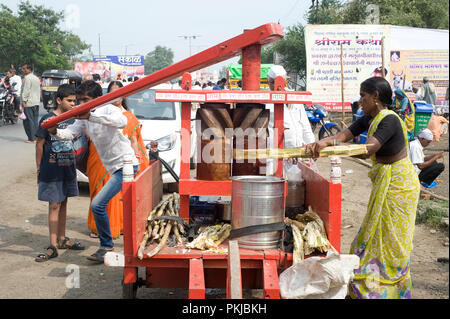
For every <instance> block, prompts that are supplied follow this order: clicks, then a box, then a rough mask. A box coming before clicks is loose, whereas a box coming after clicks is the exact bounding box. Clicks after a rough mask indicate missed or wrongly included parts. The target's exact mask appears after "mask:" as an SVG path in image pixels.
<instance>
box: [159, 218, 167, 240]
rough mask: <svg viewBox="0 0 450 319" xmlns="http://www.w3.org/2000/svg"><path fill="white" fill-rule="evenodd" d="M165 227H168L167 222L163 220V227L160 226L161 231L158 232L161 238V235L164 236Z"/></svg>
mask: <svg viewBox="0 0 450 319" xmlns="http://www.w3.org/2000/svg"><path fill="white" fill-rule="evenodd" d="M165 228H166V222H165V221H163V222H162V223H161V228H160V230H159V233H158V238H159V237H162V236H163V235H164V230H165Z"/></svg>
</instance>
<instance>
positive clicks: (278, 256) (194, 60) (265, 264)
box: [42, 23, 341, 298]
mask: <svg viewBox="0 0 450 319" xmlns="http://www.w3.org/2000/svg"><path fill="white" fill-rule="evenodd" d="M282 37H283V32H282V28H281V26H280V25H278V24H275V23H270V24H266V25H263V26H260V27H258V28H255V29H252V30H245V31H244V33H243V34H241V35H239V36H237V37H235V38H233V39H230V40H228V41H225V42H222V43H220V44H218V45H216V46H214V47H212V48H210V49H207V50H205V51H203V52H200V53H198V54H196V55H194V56H192V57H190V58H188V59H185V60H183V61H181V62H178V63H176V64H173V65H171V66H169V67H167V68H165V69H162V70H160V71H157V72H155V73H153V74H151V75H149V76H147V77H145V78H143V79H141V80H139V81H136V82H134V83H132V84H130V85H127V86H125V87H123V88H120V89H118V90H116V91H114V92H111V93H109V94H106V95H104V96H102V97H100V98H97V99H95V100H93V101H90V102H88V103H86V104H83V105H80V106H78V107H76V108H74V109H72V110H71V111H69V112H66V113H63V114H61V115H59V116H57V117H54V118H52V119H50V120H49V121H48V122H46V123H44V124H43V125H42V127H43V128H49V127H51V126H54V125H56V124H57V123H60V122H62V121H65V120H67V119H69V118H73V117H75V116H77V115H80V114H83V113H86V112H88V111H89V110H92V109H94V108H96V107H99V106H102V105H105V104H107V103H110V102H112V101H114V100H116V99H118V98H120V97H127V96H130V95H133V94H135V93H138V92H140V91H142V90H144V89H147V88H149V87H151V86H154V85H156V84H159V83H163V82H165V81H168V80H170V79H173V78H175V77H178V76H180V75H182V74H183V73H184V72H192V71H195V70H198V69H201V68H204V67H207V66H209V65H212V64H215V63H218V62H221V61H224V60H227V59H230V58H232V57H234V56H238V55H241V54H242V64H243V76H242V89H243V91H242V92H236V91H229V92H227V91H220V93H219V92H218V91H209V92H208V91H202V92H196V91H190V87H191V83H192V81H191V80H190V76H189V75H188V74H185V75H184V76H183V86H182V87H183V89H184V90H181V91H157V92H156V95H157V99H159V100H170V101H181V102H182V121H181V126H182V131H183V132H184V134H182V149H181V158H182V164H181V173H180V184H179V193H180V216H181V217H182V218H184V219H185V220H186V221H188V219H189V196H190V195H222V196H231V181H219V182H217V181H214V182H213V181H199V180H195V179H192V178H191V177H190V175H189V172H190V170H189V166H190V164H189V154H190V152H189V150H190V137H189V135H190V127H191V126H190V110H191V102H202V101H205V102H218V103H226V102H233V103H236V102H246V103H274V117H275V123H274V124H275V125H274V126H275V128H277V129H278V130H277V133H276V137H277V138H275V141H274V144H275V145H274V146H275V147H277V148H283V144H284V143H283V105H284V103H288V102H289V103H302V104H305V103H306V104H307V103H311V99H310V94H309V93H308V92H290V91H289V92H284V91H283V89H284V80H283V79H282V78H281V77H280V78H277V79H276V80H275V90H276V91H274V92H269V91H259V88H260V61H261V46H262V45H265V44H269V43H271V42H274V41H277V40H280V39H281V38H282ZM308 96H309V98H308ZM186 132H187V133H186ZM278 164H279V165H277V174H276V175H277V176H281V174H282V163H281V161H279V162H278ZM300 168H301V170H302V173H303V174H302V176H303V177H304V179H305V181H306V196H305V203H306V205H308V206H311V207H312V208H313V209H314V211H315V212H316V213H317V214H319V216H320V217H321V218H322V220H323V222H324V224H325V228H326V231H327V234H328V237H329V240H330V242H331V244H332V245H333V246H334V247H335V248H336V249H337V250H338V251H339V249H340V220H341V185H340V184H332V183H331V182H329V181H328V180H327V179H326V178H325V177H323V176H322V175H320V174H318V173H316V172H314V171H313V170H311V169H310V168H308V167H306V166H305V165H302V164H300ZM161 197H162V181H161V164H160V163H159V162H153V163H151V165H150V166H149V167H148V168H147V169H146V170H145V171H144V172H143V173H142V174H141V175H140V176H139V177H138V178H136V179H134V180H133V181H131V182H124V184H123V206H124V207H123V208H124V209H123V214H124V216H123V217H124V218H123V220H124V231H123V232H124V234H123V235H124V237H123V238H124V257H125V258H124V278H123V295H124V297H126V298H130V297H134V296H136V291H137V288H138V286H139V285H141V284H142V285H145V286H146V287H159V288H164V287H166V288H173V287H179V288H188V289H189V298H204V297H205V288H227V297H229V298H231V297H233V298H239V297H241V296H242V290H241V289H242V288H253V289H258V288H259V289H263V290H264V298H279V297H280V292H279V285H278V274H279V273H280V272H281V271H283V270H284V269H285V268H287V267H289V266H290V265H291V264H292V254H288V253H285V252H284V251H282V250H278V249H275V250H261V251H254V250H247V249H239V250H238V253H237V254H235V253H234V252H235V250H233V253H212V252H205V251H199V250H190V251H189V250H183V248H182V247H178V248H170V247H165V248H163V250H162V251H160V253H159V254H157V255H156V256H153V257H152V258H145V257H144V259H143V260H140V259H139V258H138V257H137V251H138V247H139V244H140V243H141V241H142V239H143V237H144V233H145V228H146V226H147V218H148V216H149V214H150V211H151V210H152V208H153V207H155V206H156V205H157V203H159V201H160V200H161ZM235 243H236V242H235V241H231V242H230V245H234V244H235ZM221 248H223V249H226V248H228V242H225V243H224V244H223V245H222V246H221ZM147 249H151V247H150V248H147ZM144 256H145V252H144ZM138 267H144V268H145V269H146V274H145V278H138ZM239 270H240V271H239ZM231 274H234V275H233V276H231ZM236 274H238V275H241V276H238V277H236V276H235V275H236ZM236 278H239V280H238V281H237V282H236ZM236 287H237V288H238V293H236V290H235V289H234V288H236ZM232 288H233V289H232Z"/></svg>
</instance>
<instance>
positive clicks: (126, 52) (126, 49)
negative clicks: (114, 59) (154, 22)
mask: <svg viewBox="0 0 450 319" xmlns="http://www.w3.org/2000/svg"><path fill="white" fill-rule="evenodd" d="M132 45H134V43H132V44H126V45H125V56H126V55H127V54H128V47H130V46H132Z"/></svg>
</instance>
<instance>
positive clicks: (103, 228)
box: [48, 81, 139, 263]
mask: <svg viewBox="0 0 450 319" xmlns="http://www.w3.org/2000/svg"><path fill="white" fill-rule="evenodd" d="M76 92H77V98H78V100H79V101H80V103H83V104H84V103H87V102H89V101H91V100H93V99H95V98H97V97H99V96H101V95H102V88H101V86H100V85H99V84H98V83H95V82H94V81H86V82H83V83H82V84H81V85H80V86H79V87H78V88H77V91H76ZM126 125H127V118H126V116H125V115H123V114H122V111H121V110H120V109H119V108H118V107H116V106H114V105H112V104H107V105H105V106H102V107H99V108H98V109H96V110H95V111H91V112H88V113H86V114H83V115H81V116H78V117H77V120H76V121H75V123H74V124H72V125H69V126H68V127H67V128H66V129H63V130H61V129H57V128H56V127H52V128H49V129H48V131H49V132H50V134H52V135H53V136H54V137H55V138H56V139H58V140H73V139H74V138H75V137H76V136H78V135H79V134H80V133H81V132H84V131H85V132H87V134H88V135H89V137H90V138H91V140H92V142H93V143H94V146H95V148H96V149H97V152H98V155H99V157H100V160H101V161H102V164H103V166H104V167H105V169H106V170H107V171H108V173H109V174H110V175H111V178H110V179H109V180H108V182H107V183H106V184H105V185H104V186H103V188H102V189H101V190H100V191H99V192H98V193H97V195H96V196H95V197H94V198H93V199H92V201H91V210H92V212H93V214H94V219H95V224H96V227H97V230H98V234H99V236H98V237H99V239H100V248H99V249H98V250H97V252H95V253H94V254H93V255H91V256H89V257H88V259H89V260H91V261H95V262H97V263H103V261H104V256H105V254H106V252H108V251H112V250H113V247H114V243H113V240H112V237H111V229H110V225H109V217H108V213H107V211H106V206H107V205H108V203H109V202H110V200H111V199H112V198H113V197H114V196H115V195H116V194H117V193H119V192H120V191H121V190H122V178H123V175H122V169H123V157H124V156H125V155H129V156H131V158H132V160H133V165H134V170H135V174H136V172H137V170H138V165H139V161H138V160H137V158H136V156H135V154H134V150H133V148H132V147H131V143H130V140H129V139H128V138H127V137H125V136H124V135H123V133H122V130H123V128H125V126H126Z"/></svg>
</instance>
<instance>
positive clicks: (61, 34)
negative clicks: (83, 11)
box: [0, 1, 90, 73]
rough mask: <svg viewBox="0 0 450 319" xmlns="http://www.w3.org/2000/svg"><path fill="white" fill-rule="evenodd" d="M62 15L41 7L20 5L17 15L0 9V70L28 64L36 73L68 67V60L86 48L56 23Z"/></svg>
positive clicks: (7, 9)
mask: <svg viewBox="0 0 450 319" xmlns="http://www.w3.org/2000/svg"><path fill="white" fill-rule="evenodd" d="M63 18H64V15H63V13H62V12H56V11H53V10H52V9H46V8H44V7H43V6H38V5H32V4H31V3H30V2H28V1H26V2H21V3H19V6H18V12H17V15H14V14H13V12H12V10H10V9H9V8H8V7H6V6H5V5H1V6H0V34H1V35H2V36H1V37H0V68H2V69H5V68H9V67H10V65H14V66H15V67H16V68H17V69H18V68H19V66H20V65H21V64H23V63H25V62H26V63H31V64H32V65H33V66H34V68H35V71H36V72H37V73H40V72H42V71H45V70H46V69H66V68H70V67H71V62H70V61H71V58H72V57H74V56H76V55H78V54H81V53H82V52H83V51H84V50H86V49H88V48H90V46H89V45H87V44H86V43H84V42H83V41H81V39H80V38H79V37H78V36H77V35H75V34H73V33H71V32H67V31H62V30H61V29H60V28H59V24H60V23H61V22H62V20H63Z"/></svg>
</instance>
